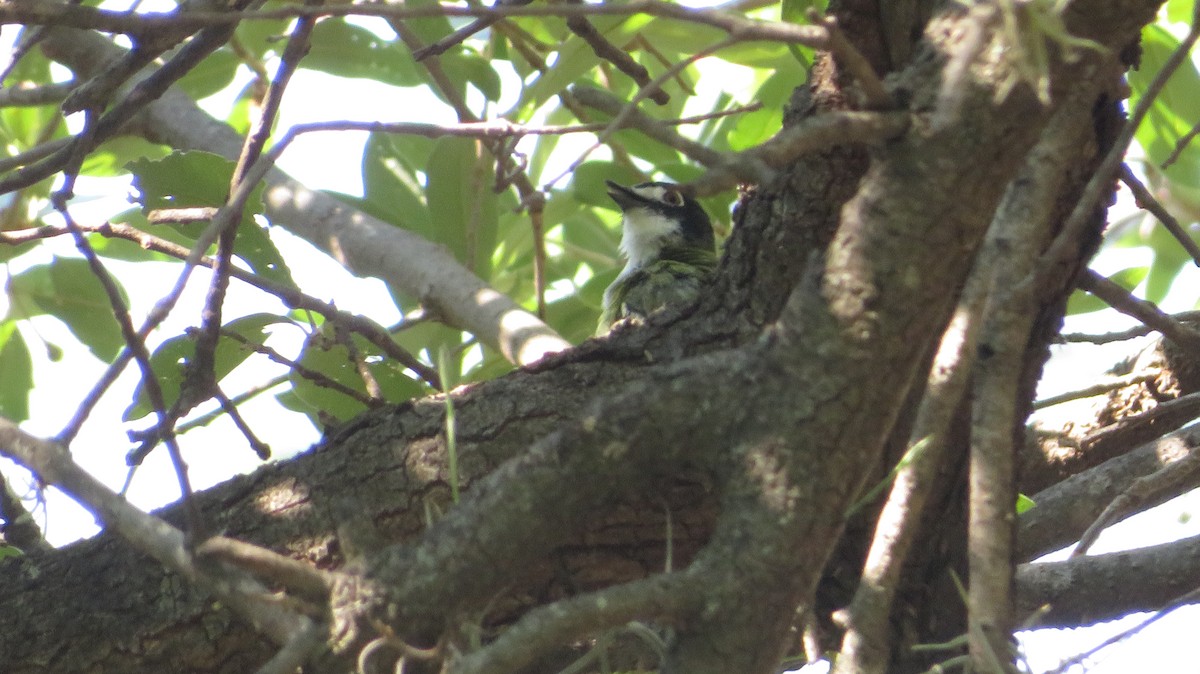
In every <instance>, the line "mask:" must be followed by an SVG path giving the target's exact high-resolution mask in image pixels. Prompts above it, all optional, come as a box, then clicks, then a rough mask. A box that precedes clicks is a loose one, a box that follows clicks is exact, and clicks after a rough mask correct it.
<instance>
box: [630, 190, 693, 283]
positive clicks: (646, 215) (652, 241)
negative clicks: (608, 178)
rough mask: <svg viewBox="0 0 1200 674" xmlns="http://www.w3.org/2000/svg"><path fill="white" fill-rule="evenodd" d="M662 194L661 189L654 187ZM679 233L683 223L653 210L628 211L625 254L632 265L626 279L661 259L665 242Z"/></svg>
mask: <svg viewBox="0 0 1200 674" xmlns="http://www.w3.org/2000/svg"><path fill="white" fill-rule="evenodd" d="M653 189H655V190H657V191H659V192H661V191H662V188H661V187H655V188H653ZM678 233H679V222H678V221H677V220H675V219H673V218H669V217H667V216H665V215H663V214H662V213H659V212H658V211H655V210H653V209H650V208H633V209H630V210H628V211H626V212H625V220H624V223H623V224H622V232H621V252H622V253H625V259H626V260H628V261H629V262H628V264H627V265H626V266H625V271H624V272H622V274H621V275H622V276H624V275H626V274H628V273H630V272H632V271H633V270H635V269H638V268H640V267H643V266H645V265H646V264H648V263H650V262H653V261H654V260H655V259H657V258H658V254H659V252H660V251H661V250H662V247H663V243H664V241H665V240H666V239H667V238H668V237H670V236H672V235H677V234H678Z"/></svg>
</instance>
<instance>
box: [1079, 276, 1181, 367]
mask: <svg viewBox="0 0 1200 674" xmlns="http://www.w3.org/2000/svg"><path fill="white" fill-rule="evenodd" d="M1079 287H1080V288H1082V289H1083V290H1086V291H1088V292H1089V293H1091V294H1093V295H1095V296H1096V297H1099V298H1100V299H1102V300H1104V301H1105V303H1107V304H1108V306H1110V307H1112V308H1114V309H1116V310H1117V311H1119V312H1121V313H1123V314H1125V315H1127V316H1132V317H1133V318H1136V319H1138V320H1139V321H1141V322H1142V323H1145V324H1146V325H1147V326H1150V327H1152V328H1154V329H1155V330H1157V331H1159V332H1160V333H1162V336H1163V337H1166V338H1167V339H1169V340H1171V341H1172V342H1174V343H1175V344H1176V345H1177V346H1179V347H1180V348H1182V349H1186V350H1188V351H1189V352H1191V353H1193V354H1200V332H1198V331H1196V330H1195V329H1193V328H1191V327H1189V326H1187V325H1184V324H1183V323H1180V322H1179V321H1176V320H1175V319H1173V318H1171V317H1170V316H1169V315H1168V314H1166V313H1164V312H1163V311H1162V310H1161V309H1159V308H1158V307H1157V306H1156V305H1155V304H1154V303H1153V302H1147V301H1146V300H1142V299H1138V298H1136V297H1134V296H1133V294H1131V293H1130V292H1129V291H1128V290H1126V289H1124V288H1122V287H1121V286H1119V285H1117V284H1116V283H1113V282H1112V281H1110V280H1108V279H1106V278H1104V277H1103V276H1101V275H1099V274H1097V273H1096V272H1094V271H1092V270H1090V269H1089V270H1087V271H1086V272H1084V275H1083V277H1082V278H1081V279H1080V281H1079Z"/></svg>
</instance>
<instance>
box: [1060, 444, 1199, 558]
mask: <svg viewBox="0 0 1200 674" xmlns="http://www.w3.org/2000/svg"><path fill="white" fill-rule="evenodd" d="M1189 449H1190V450H1191V451H1188V452H1187V453H1186V454H1184V455H1183V456H1182V457H1180V458H1178V459H1177V460H1175V461H1171V462H1169V463H1167V464H1166V465H1164V466H1163V467H1162V468H1160V469H1159V470H1158V471H1156V472H1154V473H1152V474H1150V475H1146V476H1144V477H1139V478H1138V479H1136V480H1134V481H1133V483H1132V484H1130V485H1129V486H1128V487H1126V488H1125V491H1123V492H1121V494H1120V495H1119V496H1117V497H1116V498H1115V499H1113V501H1112V503H1109V504H1108V507H1107V508H1105V509H1104V512H1102V513H1100V516H1099V517H1097V518H1096V521H1095V522H1093V523H1092V525H1091V526H1089V527H1088V528H1087V531H1084V532H1083V535H1082V536H1080V538H1079V544H1078V545H1076V546H1075V549H1074V550H1073V551H1072V552H1071V556H1072V557H1078V556H1080V555H1083V554H1086V553H1087V551H1088V550H1089V549H1090V548H1091V547H1092V544H1094V543H1095V542H1096V539H1097V538H1098V537H1099V536H1100V532H1101V531H1103V530H1104V529H1105V528H1107V527H1108V526H1109V525H1111V524H1113V523H1114V522H1117V521H1119V520H1121V519H1124V518H1125V517H1128V516H1129V515H1131V514H1133V513H1135V512H1139V511H1140V510H1143V509H1145V507H1146V505H1147V504H1148V503H1155V504H1156V503H1160V502H1162V501H1163V500H1165V498H1166V497H1171V496H1176V495H1178V494H1181V493H1183V492H1184V491H1187V490H1189V489H1191V488H1193V487H1195V486H1197V484H1200V479H1198V477H1197V476H1198V475H1200V452H1197V451H1194V448H1189Z"/></svg>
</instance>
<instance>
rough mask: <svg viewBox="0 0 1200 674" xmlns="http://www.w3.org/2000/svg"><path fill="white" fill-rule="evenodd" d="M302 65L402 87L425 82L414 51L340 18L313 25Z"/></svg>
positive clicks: (331, 73)
mask: <svg viewBox="0 0 1200 674" xmlns="http://www.w3.org/2000/svg"><path fill="white" fill-rule="evenodd" d="M300 66H301V67H303V68H309V69H312V70H320V71H322V72H326V73H329V74H330V75H337V76H339V77H358V78H366V79H372V80H378V81H380V82H385V83H387V84H394V85H396V86H402V87H407V86H416V85H418V84H423V83H424V81H425V80H424V75H423V73H422V71H420V70H419V69H418V68H417V64H416V63H415V62H414V61H413V59H412V54H410V53H409V51H408V50H407V49H405V48H404V47H403V45H400V44H397V43H396V42H388V41H386V40H383V39H381V38H379V37H377V36H376V35H375V34H374V33H372V32H371V31H369V30H367V29H365V28H360V27H358V26H354V25H351V24H348V23H346V22H345V20H343V19H340V18H337V19H335V18H329V19H326V20H324V21H321V22H320V23H318V24H317V25H316V27H315V28H313V33H312V38H311V45H310V47H309V52H308V55H307V56H306V57H305V58H304V60H303V61H301V62H300Z"/></svg>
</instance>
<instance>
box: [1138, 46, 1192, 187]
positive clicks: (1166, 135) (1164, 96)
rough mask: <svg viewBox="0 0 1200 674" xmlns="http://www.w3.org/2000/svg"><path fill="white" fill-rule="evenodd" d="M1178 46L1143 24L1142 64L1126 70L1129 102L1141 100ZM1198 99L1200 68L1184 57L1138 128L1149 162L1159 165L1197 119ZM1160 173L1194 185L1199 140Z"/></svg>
mask: <svg viewBox="0 0 1200 674" xmlns="http://www.w3.org/2000/svg"><path fill="white" fill-rule="evenodd" d="M1178 47H1179V41H1178V40H1176V39H1175V37H1174V36H1173V35H1171V34H1170V33H1169V32H1167V31H1166V30H1165V29H1163V28H1161V27H1159V26H1157V25H1149V26H1146V28H1145V29H1144V30H1143V31H1142V58H1141V66H1140V67H1139V68H1138V69H1137V70H1135V71H1131V72H1130V73H1129V84H1130V87H1131V88H1132V89H1133V95H1132V96H1131V97H1130V105H1131V106H1135V105H1137V103H1138V102H1139V101H1140V100H1141V97H1142V94H1143V93H1144V92H1145V91H1146V88H1147V87H1148V86H1149V85H1150V82H1151V81H1153V80H1154V78H1155V76H1156V75H1157V74H1158V72H1159V71H1160V70H1161V69H1162V66H1163V64H1164V63H1165V62H1166V60H1167V59H1168V58H1169V57H1170V55H1171V54H1172V53H1173V52H1174V51H1175V50H1176V49H1177V48H1178ZM1197 100H1200V72H1197V70H1196V65H1195V64H1194V63H1193V62H1192V61H1191V60H1190V59H1185V60H1184V62H1183V64H1182V65H1181V66H1180V67H1179V69H1178V70H1176V71H1175V73H1174V74H1173V75H1172V76H1171V78H1170V79H1169V80H1167V84H1166V86H1165V87H1163V90H1162V92H1161V93H1160V94H1159V95H1158V96H1157V97H1156V98H1155V99H1154V103H1153V104H1152V105H1151V107H1150V110H1149V112H1148V114H1147V115H1146V119H1145V120H1144V121H1143V122H1142V124H1141V125H1140V126H1139V127H1138V130H1137V140H1138V144H1139V145H1141V146H1142V148H1143V149H1144V150H1145V151H1146V155H1147V156H1148V158H1149V160H1150V162H1151V163H1152V164H1154V165H1155V166H1162V164H1163V163H1164V162H1165V161H1166V159H1167V158H1168V157H1169V156H1170V155H1171V154H1172V153H1173V152H1174V151H1175V148H1176V146H1177V144H1178V142H1179V141H1180V139H1181V138H1183V136H1184V135H1186V134H1187V133H1188V131H1190V130H1191V128H1192V126H1193V125H1194V124H1195V123H1196V101H1197ZM1163 173H1164V174H1165V175H1166V176H1167V178H1168V179H1169V180H1170V181H1171V182H1172V183H1174V184H1175V185H1178V186H1181V187H1183V188H1184V189H1188V188H1191V189H1195V186H1196V185H1200V144H1197V143H1194V142H1193V143H1190V144H1188V145H1187V146H1186V147H1185V148H1184V150H1183V152H1182V153H1181V154H1180V155H1179V157H1178V159H1177V160H1176V161H1175V163H1173V164H1172V165H1171V166H1169V167H1167V168H1166V169H1164V170H1163Z"/></svg>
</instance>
